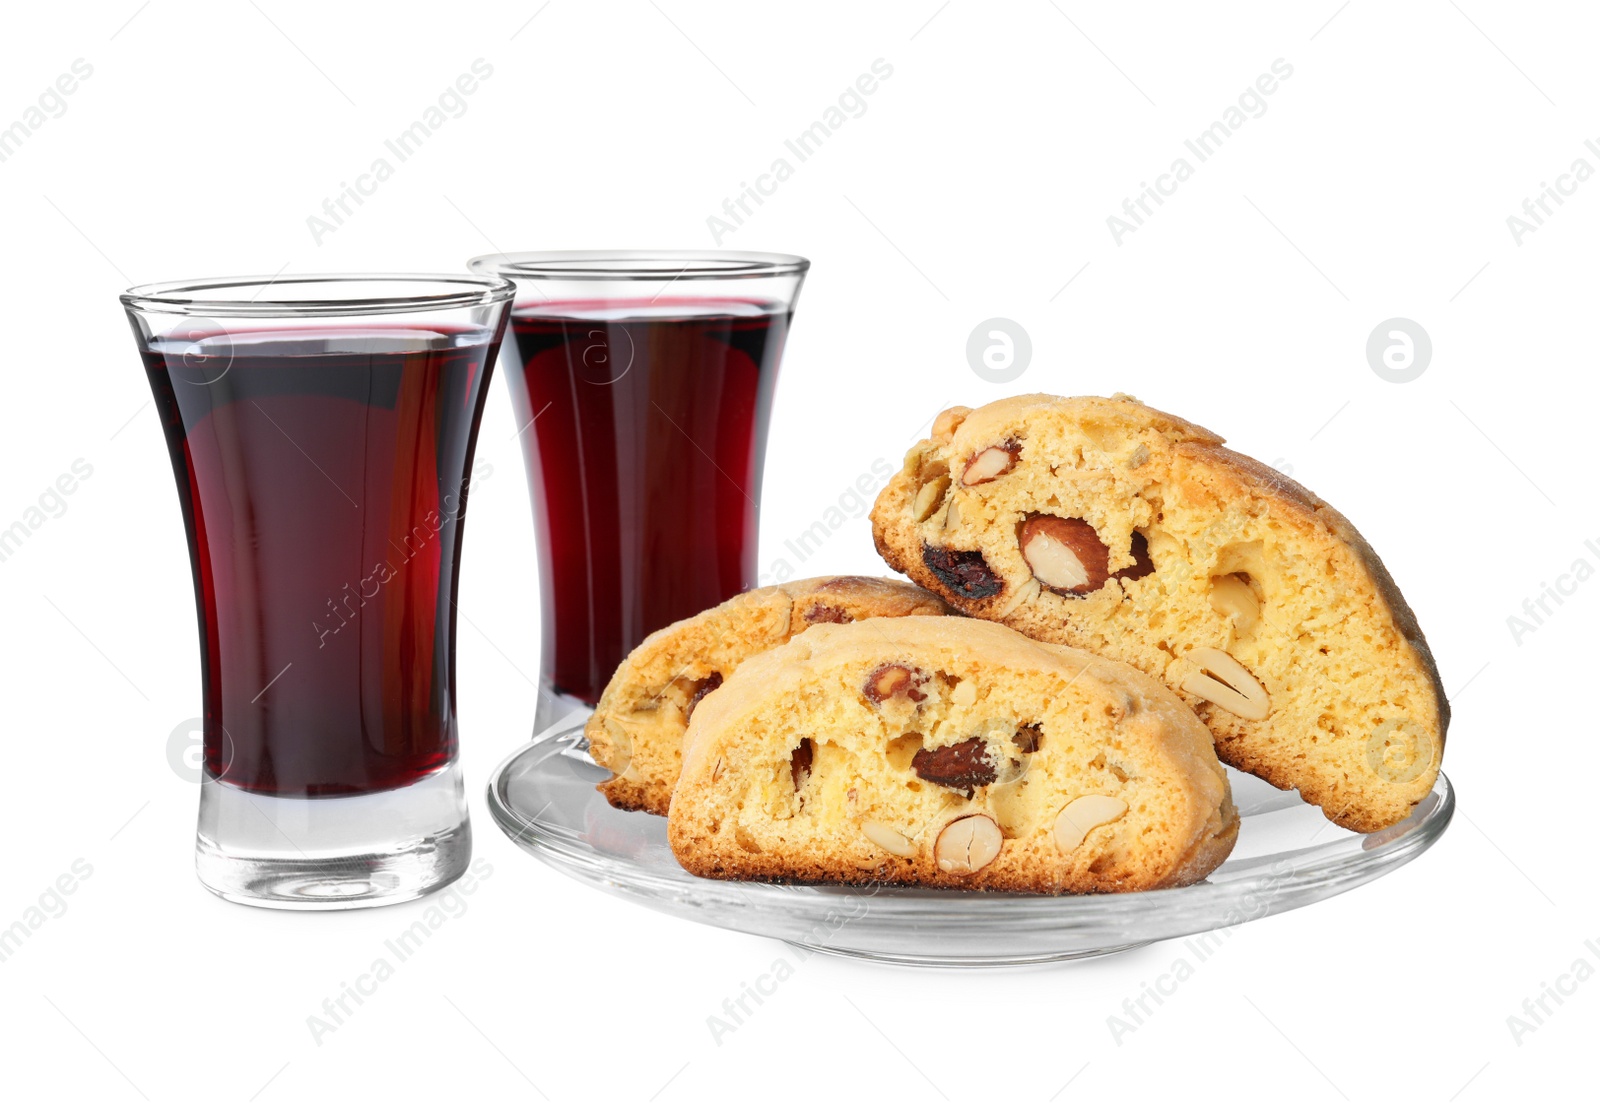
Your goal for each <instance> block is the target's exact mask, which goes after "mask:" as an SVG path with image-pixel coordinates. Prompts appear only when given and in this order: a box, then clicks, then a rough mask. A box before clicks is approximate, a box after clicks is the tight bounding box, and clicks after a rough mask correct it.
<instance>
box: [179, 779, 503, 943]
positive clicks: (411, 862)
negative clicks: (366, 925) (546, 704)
mask: <svg viewBox="0 0 1600 1103" xmlns="http://www.w3.org/2000/svg"><path fill="white" fill-rule="evenodd" d="M471 857H472V826H471V824H470V823H469V822H468V820H467V805H466V798H465V794H464V792H463V789H462V784H461V766H460V764H459V763H451V764H450V765H449V766H447V767H445V768H444V769H442V770H439V771H437V772H436V773H433V774H429V775H428V776H427V777H425V778H423V779H422V780H421V781H418V782H416V783H414V784H412V785H408V786H406V787H404V788H402V789H390V790H388V791H386V792H382V793H367V794H363V795H361V796H353V797H321V798H317V799H305V798H299V797H273V796H264V795H262V794H260V793H251V792H247V791H246V790H243V789H236V788H234V787H232V786H229V785H226V784H223V783H222V782H219V781H216V780H214V779H207V781H206V783H205V784H203V785H202V786H201V787H200V827H199V831H198V833H197V835H196V839H195V871H196V873H198V874H199V876H200V883H201V884H203V885H205V887H206V888H208V889H210V890H211V891H212V892H214V893H216V894H217V895H218V896H220V897H222V898H223V899H224V900H232V901H234V902H235V903H239V904H254V905H256V906H257V907H264V908H287V909H294V910H300V911H341V910H346V909H350V908H373V907H378V906H380V905H383V904H398V903H401V902H403V901H406V900H415V899H416V898H417V897H419V896H423V895H426V894H427V893H430V892H432V891H434V890H435V889H439V888H443V887H444V886H445V885H448V884H449V883H450V882H451V881H454V880H455V879H456V878H457V877H459V876H461V874H462V873H463V872H465V871H466V868H467V863H468V861H469V860H470V859H471Z"/></svg>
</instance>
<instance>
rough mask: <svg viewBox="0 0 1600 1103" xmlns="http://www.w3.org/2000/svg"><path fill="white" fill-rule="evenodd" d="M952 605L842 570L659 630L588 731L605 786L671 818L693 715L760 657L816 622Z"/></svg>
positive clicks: (620, 799)
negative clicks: (605, 775) (603, 770)
mask: <svg viewBox="0 0 1600 1103" xmlns="http://www.w3.org/2000/svg"><path fill="white" fill-rule="evenodd" d="M949 611H950V610H949V607H948V606H947V605H945V603H944V602H943V601H941V600H940V599H939V598H937V597H935V596H934V595H932V594H930V593H928V592H927V591H926V590H922V589H918V588H917V587H916V586H911V585H908V584H907V583H904V582H901V581H899V580H897V579H888V578H862V577H859V576H856V575H834V576H830V577H824V578H807V579H801V580H798V581H795V582H785V583H783V584H781V585H778V586H767V587H763V588H762V589H759V590H748V591H746V592H745V593H742V594H739V595H738V596H737V597H734V598H732V599H730V600H728V601H725V602H723V603H722V604H721V605H718V606H716V607H714V608H711V609H707V610H706V611H705V612H703V613H700V614H697V615H696V616H692V617H689V618H688V619H687V620H680V621H678V622H677V623H676V624H670V625H668V626H667V627H665V628H663V629H661V630H660V631H659V632H654V633H652V634H651V635H650V636H648V637H646V638H645V640H644V642H643V643H641V644H640V645H639V646H638V647H636V648H634V649H633V652H632V653H631V654H630V655H629V656H628V657H627V658H626V659H625V660H623V663H622V665H621V666H619V667H617V671H616V673H615V674H613V675H612V677H611V681H610V683H609V684H607V686H606V688H605V692H604V693H603V694H601V697H600V703H599V705H597V706H596V707H595V711H594V715H593V716H592V717H590V718H589V721H588V725H587V727H586V728H585V731H584V734H585V735H587V736H588V738H589V753H590V755H591V756H592V757H593V758H594V760H595V761H596V762H597V763H599V764H600V765H601V766H604V767H605V768H606V769H608V770H610V771H611V772H612V775H613V776H612V777H611V778H610V780H608V781H603V782H601V783H600V785H599V787H598V788H599V790H600V792H601V793H603V794H605V798H606V800H608V801H610V802H611V804H612V805H613V806H615V807H617V808H626V809H637V810H641V811H645V812H654V813H655V814H656V815H658V816H665V815H666V814H667V806H668V804H670V803H671V801H672V786H673V785H674V784H675V783H676V782H677V780H678V767H679V764H680V763H681V762H682V757H683V756H682V750H681V745H682V743H683V732H684V729H685V728H687V727H688V726H689V717H690V715H691V714H693V712H694V711H695V708H696V707H697V706H698V705H699V703H700V702H701V700H702V699H703V698H704V697H705V696H706V695H707V694H709V693H710V692H711V691H712V690H714V689H716V688H717V687H718V686H720V685H721V684H722V682H723V679H725V678H726V677H728V675H730V674H732V673H733V671H734V669H735V668H736V667H737V666H738V665H739V664H740V663H742V662H744V661H745V660H746V659H748V658H749V657H750V656H752V655H755V654H758V653H760V652H762V651H766V650H768V649H770V648H773V647H777V646H778V645H779V644H781V643H784V642H786V641H787V640H789V639H790V638H791V637H793V636H796V635H798V634H799V633H801V632H804V631H805V630H806V629H807V628H810V627H811V626H812V625H813V624H818V623H836V624H837V623H849V622H850V621H857V620H865V619H867V618H868V617H909V616H942V615H944V614H945V613H948V612H949Z"/></svg>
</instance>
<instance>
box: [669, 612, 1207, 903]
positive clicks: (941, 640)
mask: <svg viewBox="0 0 1600 1103" xmlns="http://www.w3.org/2000/svg"><path fill="white" fill-rule="evenodd" d="M1238 827H1239V819H1238V814H1237V813H1236V812H1235V810H1234V807H1233V802H1232V800H1231V798H1230V794H1229V790H1228V781H1227V777H1226V775H1225V774H1224V772H1223V769H1222V765H1221V763H1219V762H1218V761H1217V756H1216V752H1215V751H1214V750H1213V749H1212V746H1211V737H1210V734H1209V733H1208V732H1207V731H1206V729H1205V726H1204V725H1203V724H1201V723H1200V722H1199V720H1198V719H1196V718H1195V715H1194V714H1193V713H1192V712H1190V711H1189V709H1188V708H1187V707H1185V705H1184V704H1183V702H1182V701H1180V700H1179V699H1178V698H1177V697H1176V696H1175V695H1174V694H1173V693H1172V692H1171V691H1170V690H1168V689H1167V688H1166V687H1165V686H1163V685H1162V684H1161V683H1160V682H1159V681H1157V680H1156V679H1154V678H1151V677H1149V676H1148V675H1145V674H1141V673H1140V672H1139V671H1137V670H1134V669H1133V668H1132V667H1129V666H1127V665H1125V664H1123V663H1119V662H1116V661H1114V660H1112V659H1106V658H1102V657H1100V656H1097V655H1092V654H1089V653H1088V652H1084V651H1080V650H1076V649H1074V648H1068V647H1058V646H1055V645H1052V644H1044V643H1038V642H1036V641H1034V640H1031V639H1028V638H1027V637H1026V636H1023V635H1020V634H1019V633H1017V632H1013V631H1012V630H1011V629H1009V628H1005V627H1002V626H1001V625H998V624H990V623H988V622H986V621H980V620H970V619H967V618H962V617H906V618H903V619H900V620H868V621H862V622H859V623H856V624H845V625H819V626H818V627H816V628H813V629H812V630H811V631H809V632H807V633H805V634H804V635H803V636H799V637H797V638H796V639H794V640H792V641H791V642H789V643H787V644H785V645H784V646H782V647H780V648H776V649H774V650H772V651H768V652H767V653H766V654H763V655H757V656H756V657H754V658H752V659H750V660H749V661H748V662H746V663H745V664H743V665H742V666H740V667H739V669H738V670H736V671H735V672H734V674H733V676H732V677H730V678H729V679H728V680H727V681H726V682H725V683H723V686H722V688H721V689H719V690H718V691H717V692H716V694H715V695H714V696H712V697H709V698H707V699H706V700H705V702H704V703H703V704H702V705H701V707H700V708H699V709H698V710H696V712H695V714H694V720H693V722H692V723H691V724H690V725H689V732H688V735H687V736H686V737H685V740H684V761H683V772H682V776H681V777H680V778H679V780H678V788H677V791H676V792H675V793H674V795H673V798H672V811H671V814H670V816H669V818H668V830H667V834H668V838H669V840H670V841H671V844H672V852H673V854H674V855H675V856H676V857H677V859H678V861H679V863H680V864H682V866H683V867H684V868H685V869H687V870H688V871H689V872H690V873H694V874H698V875H700V876H703V877H720V878H728V879H761V880H781V881H801V882H867V881H875V882H887V883H899V884H914V885H931V886H938V887H944V888H967V889H997V890H1007V891H1016V892H1041V893H1062V892H1127V891H1133V890H1138V889H1152V888H1163V887H1169V886H1175V885H1185V884H1189V883H1191V882H1194V881H1198V880H1201V879H1202V878H1204V877H1205V876H1206V874H1208V873H1210V872H1211V871H1212V870H1213V869H1215V868H1216V867H1217V866H1218V865H1220V864H1221V863H1222V861H1223V859H1224V858H1226V857H1227V855H1228V852H1229V851H1230V850H1231V849H1232V847H1233V843H1234V840H1235V838H1236V836H1237V834H1238Z"/></svg>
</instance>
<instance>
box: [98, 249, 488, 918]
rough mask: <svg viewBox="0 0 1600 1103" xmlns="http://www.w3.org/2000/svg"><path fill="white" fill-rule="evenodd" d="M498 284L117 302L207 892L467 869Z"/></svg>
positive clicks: (407, 882) (343, 885) (321, 885)
mask: <svg viewBox="0 0 1600 1103" xmlns="http://www.w3.org/2000/svg"><path fill="white" fill-rule="evenodd" d="M513 291H514V288H513V286H512V285H511V284H510V283H509V282H508V281H505V280H502V279H497V278H493V277H478V276H448V275H447V276H402V275H368V276H357V275H351V276H342V275H341V276H296V277H288V278H284V279H278V280H274V279H268V278H260V279H256V278H236V279H215V280H196V281H190V282H185V283H168V284H152V285H148V286H144V287H136V288H133V289H132V290H130V291H128V292H127V293H126V294H124V295H123V296H122V303H123V305H124V307H125V308H126V310H127V313H128V318H129V321H130V322H131V323H132V326H133V333H134V338H135V340H136V342H137V343H138V347H139V354H140V356H141V357H142V359H143V361H144V369H145V372H146V374H147V375H148V377H149V380H150V386H151V389H152V391H153V392H154V394H155V404H156V409H157V412H158V413H159V415H160V418H161V425H162V429H163V431H164V433H165V435H166V442H167V448H168V451H169V452H170V454H171V459H172V468H173V472H174V474H175V475H176V476H177V485H178V501H179V505H180V506H181V509H182V514H183V523H184V528H185V531H186V534H187V536H188V544H189V556H190V562H191V565H192V567H193V571H194V588H195V600H196V604H197V606H198V612H199V624H200V667H201V694H202V699H203V714H204V729H203V766H204V768H203V771H202V784H201V788H200V823H199V829H198V833H197V840H196V866H197V870H198V873H199V876H200V880H201V882H202V883H204V884H205V886H206V887H207V888H209V889H210V890H211V891H213V892H215V893H217V894H218V895H220V896H223V897H225V898H227V899H230V900H235V901H239V902H242V903H247V904H258V905H264V906H268V907H278V908H300V909H337V908H357V907H369V906H372V905H376V904H386V903H394V902H398V901H401V900H408V899H411V898H414V897H417V896H420V895H422V894H423V893H426V892H429V891H431V890H433V889H436V888H439V887H441V886H443V885H445V884H448V883H449V882H450V881H452V880H454V879H455V878H456V877H457V876H459V875H460V873H461V872H462V871H463V870H464V869H465V868H466V865H467V862H468V859H469V857H470V854H471V847H472V837H471V829H470V825H469V823H468V820H467V809H466V804H465V801H464V799H463V793H462V779H461V773H460V768H459V765H458V763H457V755H456V750H457V738H458V737H457V730H456V708H455V628H456V614H455V596H456V575H457V570H458V568H459V565H460V562H461V537H462V529H463V527H464V523H465V516H466V507H467V497H468V490H469V482H470V477H471V471H472V464H473V449H474V446H475V444H476V441H477V433H478V422H479V418H480V416H481V414H482V412H483V405H484V401H485V399H486V396H487V394H488V385H489V375H490V372H491V370H492V368H493V366H494V361H495V353H496V351H497V349H498V347H499V344H500V338H501V335H502V334H503V332H504V328H505V319H506V316H507V308H508V306H509V305H510V301H511V298H512V294H513Z"/></svg>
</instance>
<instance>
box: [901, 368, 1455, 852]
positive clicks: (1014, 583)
mask: <svg viewBox="0 0 1600 1103" xmlns="http://www.w3.org/2000/svg"><path fill="white" fill-rule="evenodd" d="M872 524H873V535H874V537H875V539H876V540H877V544H878V551H879V552H880V553H881V554H882V555H883V557H884V559H885V560H886V561H887V562H888V563H889V565H890V566H892V567H894V568H895V569H896V570H899V571H903V572H904V573H906V574H908V575H910V576H911V577H912V578H913V579H914V580H916V581H917V582H919V583H921V584H922V585H923V586H926V587H927V588H928V589H930V590H933V591H934V592H935V593H938V594H941V595H942V596H944V597H945V598H946V599H948V600H949V601H950V602H951V604H953V605H955V606H956V607H957V608H959V609H960V610H961V611H962V612H964V613H968V614H971V615H973V616H979V617H984V618H987V619H989V620H995V621H1000V622H1001V623H1003V624H1007V625H1010V626H1011V627H1013V628H1016V629H1018V630H1020V631H1022V632H1025V633H1027V634H1028V635H1030V636H1032V637H1034V638H1035V639H1039V640H1045V641H1048V642H1052V643H1062V644H1070V645H1073V646H1077V647H1085V648H1089V649H1090V650H1093V651H1096V652H1099V653H1101V654H1105V655H1108V656H1111V657H1112V658H1116V659H1121V660H1123V661H1124V662H1128V663H1131V664H1132V665H1134V666H1136V667H1139V668H1140V669H1141V670H1144V671H1146V672H1148V673H1150V674H1153V675H1156V676H1157V677H1160V678H1162V679H1164V680H1165V681H1166V682H1167V684H1168V685H1170V686H1172V687H1173V688H1174V689H1176V690H1177V691H1178V692H1179V693H1180V694H1181V695H1182V696H1183V698H1184V699H1185V700H1186V701H1187V702H1188V703H1189V704H1190V705H1191V706H1192V707H1193V708H1194V709H1195V711H1196V712H1197V713H1198V714H1199V715H1200V718H1201V719H1202V720H1204V721H1205V722H1206V724H1207V725H1208V726H1209V727H1210V729H1211V732H1212V735H1213V736H1214V738H1215V740H1216V746H1217V753H1218V754H1219V755H1220V756H1221V758H1222V761H1224V762H1226V763H1229V764H1230V765H1233V766H1237V767H1239V768H1240V769H1242V770H1248V771H1249V772H1250V773H1253V774H1256V775H1257V776H1259V777H1262V778H1265V779H1266V780H1267V781H1269V782H1271V783H1272V784H1274V785H1276V786H1278V787H1279V788H1295V789H1298V790H1300V793H1301V795H1302V796H1303V797H1304V798H1305V799H1306V800H1308V801H1311V802H1313V803H1315V804H1318V805H1320V806H1321V807H1322V809H1323V811H1324V812H1325V813H1326V814H1327V816H1328V817H1329V818H1330V819H1331V820H1333V821H1334V822H1335V823H1337V824H1339V825H1341V826H1343V827H1347V828H1350V829H1352V830H1355V831H1363V832H1367V831H1375V830H1378V829H1380V828H1384V827H1388V826H1390V825H1392V824H1394V823H1396V822H1397V821H1399V820H1401V819H1403V818H1404V817H1405V816H1406V815H1407V813H1408V812H1409V811H1410V810H1411V808H1412V807H1413V806H1414V805H1415V804H1416V803H1417V801H1419V800H1420V799H1422V797H1423V796H1424V795H1426V794H1427V792H1428V791H1429V789H1431V788H1432V786H1433V783H1434V780H1435V778H1436V776H1437V774H1438V771H1439V760H1440V756H1441V755H1442V753H1443V751H1444V733H1445V727H1446V725H1447V723H1448V719H1449V705H1448V703H1447V702H1446V700H1445V695H1444V690H1443V687H1442V686H1441V685H1440V683H1439V675H1438V670H1437V668H1436V667H1435V666H1434V661H1433V656H1432V654H1431V653H1430V652H1429V650H1428V645H1427V642H1426V641H1425V640H1424V639H1423V636H1422V631H1421V629H1420V628H1418V626H1417V621H1416V618H1415V617H1414V616H1413V615H1412V612H1411V610H1410V609H1409V608H1408V607H1407V605H1406V603H1405V599H1404V598H1402V597H1401V596H1400V591H1399V590H1398V589H1397V588H1396V587H1395V584H1394V580H1393V579H1392V578H1391V577H1390V576H1389V572H1388V571H1387V570H1385V569H1384V566H1383V564H1382V562H1380V561H1379V559H1378V556H1377V555H1376V553H1374V552H1373V550H1372V548H1371V547H1370V546H1369V545H1368V544H1367V542H1366V541H1365V540H1363V539H1362V538H1361V534H1360V533H1358V532H1356V530H1355V529H1354V528H1353V527H1352V526H1351V524H1350V522H1349V521H1347V520H1345V519H1344V517H1342V516H1341V515H1340V514H1338V513H1337V512H1335V511H1334V510H1333V509H1332V508H1331V507H1330V506H1328V505H1327V504H1326V503H1325V502H1322V501H1321V500H1319V499H1318V498H1317V497H1316V496H1315V495H1313V494H1311V493H1310V492H1309V491H1307V490H1306V489H1305V488H1304V487H1302V486H1300V485H1299V484H1298V483H1295V482H1294V481H1292V480H1290V479H1288V478H1286V477H1284V476H1283V475H1281V474H1280V473H1278V472H1277V471H1275V470H1273V469H1271V468H1269V467H1267V466H1265V465H1264V464H1261V463H1258V462H1257V461H1255V460H1253V459H1250V458H1249V457H1247V456H1242V455H1240V454H1239V453H1237V452H1233V451H1230V450H1229V449H1226V448H1224V447H1222V438H1221V437H1219V436H1217V435H1216V434H1214V433H1211V432H1209V431H1208V430H1205V429H1202V428H1200V427H1199V426H1196V425H1191V424H1190V423H1189V422H1186V421H1183V420H1181V419H1179V418H1176V417H1172V416H1171V415H1169V414H1164V413H1161V412H1160V411H1157V410H1152V409H1150V408H1149V407H1147V406H1144V405H1142V404H1140V403H1139V402H1138V401H1137V400H1135V399H1131V398H1128V397H1126V396H1121V395H1119V396H1117V397H1115V398H1110V399H1105V398H1055V397H1051V396H1049V395H1025V396H1022V397H1018V398H1008V399H1003V400H1001V401H999V402H995V403H991V404H990V405H988V406H984V407H982V408H980V409H977V410H968V409H967V408H966V407H955V408H953V409H950V410H946V411H945V412H944V413H943V414H941V415H939V418H938V420H937V421H936V422H935V423H934V429H933V436H932V439H929V440H924V441H922V442H920V443H918V444H917V445H915V446H914V447H913V448H912V449H911V451H910V452H909V453H908V454H907V455H906V460H905V464H904V467H903V468H902V470H901V471H900V472H899V473H898V474H897V475H895V476H894V478H892V479H891V480H890V482H889V484H888V486H886V487H885V488H884V490H883V491H882V493H881V494H880V495H879V497H878V500H877V503H876V504H875V506H874V507H873V511H872Z"/></svg>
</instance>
